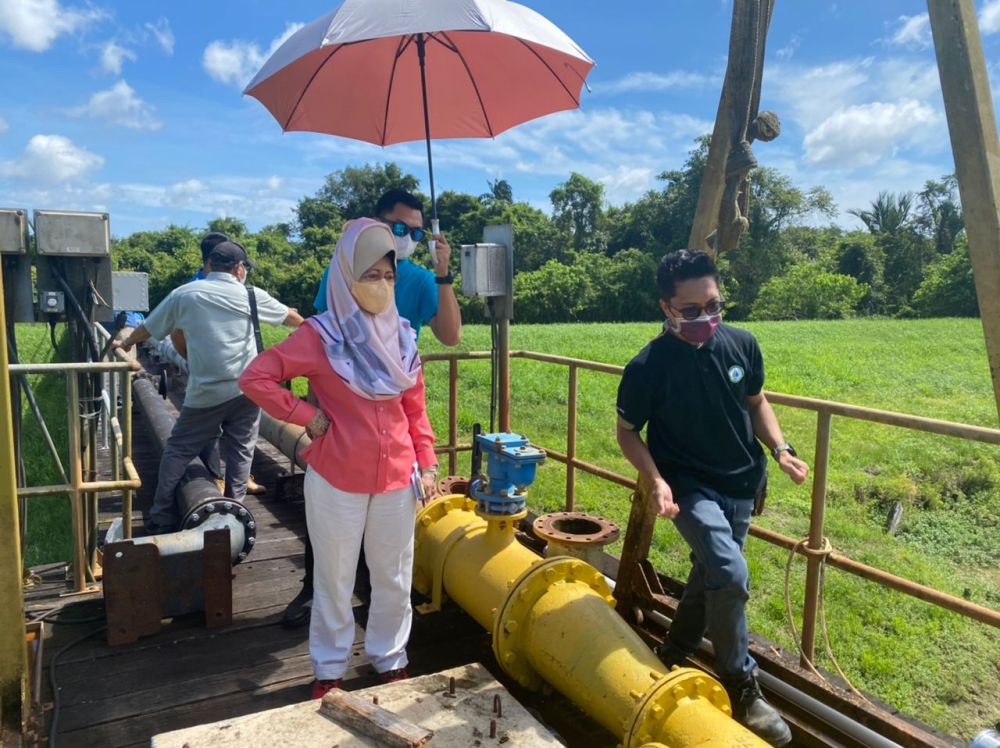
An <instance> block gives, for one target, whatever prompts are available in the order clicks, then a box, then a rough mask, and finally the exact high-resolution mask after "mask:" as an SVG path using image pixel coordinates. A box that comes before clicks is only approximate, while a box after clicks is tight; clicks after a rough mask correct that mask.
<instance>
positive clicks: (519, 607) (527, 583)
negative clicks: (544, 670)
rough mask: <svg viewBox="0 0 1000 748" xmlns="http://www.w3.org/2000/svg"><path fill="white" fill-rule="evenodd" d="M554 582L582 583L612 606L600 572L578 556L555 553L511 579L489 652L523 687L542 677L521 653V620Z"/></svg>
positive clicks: (536, 686) (535, 685)
mask: <svg viewBox="0 0 1000 748" xmlns="http://www.w3.org/2000/svg"><path fill="white" fill-rule="evenodd" d="M558 583H576V584H585V585H587V586H588V587H590V588H591V589H592V590H594V591H595V592H596V593H597V594H598V595H600V596H601V597H603V598H604V600H605V602H607V604H608V605H609V606H610V607H612V608H613V607H614V606H615V598H614V595H613V594H612V593H611V587H609V586H608V582H607V580H606V579H605V578H604V575H603V574H601V572H599V571H598V570H597V569H595V568H594V567H593V566H591V565H590V564H588V563H586V562H584V561H580V560H579V559H575V558H568V557H566V556H557V557H555V558H550V559H547V560H545V561H540V562H539V563H537V564H535V565H534V566H532V567H531V568H530V569H527V570H525V571H524V572H522V574H521V576H519V577H518V578H517V579H516V580H514V583H513V584H512V585H511V586H510V590H509V591H508V592H507V597H506V598H505V599H504V601H503V604H502V605H501V606H500V609H499V610H498V611H497V614H496V616H495V617H494V619H493V654H494V655H495V656H496V658H497V662H499V663H500V667H502V668H503V670H504V672H506V673H507V674H508V675H510V676H511V677H512V678H514V679H515V680H516V681H517V682H518V683H520V684H521V685H522V686H523V687H525V688H530V689H533V690H536V691H537V690H539V689H540V688H541V687H542V685H543V683H544V681H543V680H542V678H541V676H540V675H539V674H538V673H537V672H535V669H534V668H533V667H532V666H531V663H530V662H529V661H528V658H527V657H526V656H525V647H524V646H523V644H522V637H523V636H524V625H523V624H524V622H525V620H527V617H528V614H529V613H530V611H531V609H532V608H533V607H534V605H535V603H536V602H538V600H539V599H540V598H541V597H542V596H543V595H544V594H545V593H546V592H547V591H548V589H549V587H551V586H552V585H554V584H558Z"/></svg>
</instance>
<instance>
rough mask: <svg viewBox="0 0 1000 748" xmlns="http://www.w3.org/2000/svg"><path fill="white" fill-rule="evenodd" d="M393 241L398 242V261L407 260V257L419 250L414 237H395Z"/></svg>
mask: <svg viewBox="0 0 1000 748" xmlns="http://www.w3.org/2000/svg"><path fill="white" fill-rule="evenodd" d="M392 238H393V240H394V241H395V242H396V259H397V260H405V259H406V258H407V257H409V256H410V255H412V254H413V250H415V249H416V248H417V243H416V242H415V241H413V237H412V236H410V235H409V234H407V235H406V236H393V237H392Z"/></svg>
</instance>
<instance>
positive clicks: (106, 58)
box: [101, 39, 137, 75]
mask: <svg viewBox="0 0 1000 748" xmlns="http://www.w3.org/2000/svg"><path fill="white" fill-rule="evenodd" d="M136 59H137V58H136V54H135V52H133V51H132V50H131V49H126V48H125V47H122V46H119V45H118V43H117V42H115V41H114V40H113V39H111V40H109V41H107V42H105V43H104V46H103V47H101V69H102V70H104V72H106V73H111V74H112V75H121V74H122V63H124V62H125V60H131V61H132V62H135V61H136Z"/></svg>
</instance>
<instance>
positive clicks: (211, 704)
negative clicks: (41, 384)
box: [25, 410, 492, 746]
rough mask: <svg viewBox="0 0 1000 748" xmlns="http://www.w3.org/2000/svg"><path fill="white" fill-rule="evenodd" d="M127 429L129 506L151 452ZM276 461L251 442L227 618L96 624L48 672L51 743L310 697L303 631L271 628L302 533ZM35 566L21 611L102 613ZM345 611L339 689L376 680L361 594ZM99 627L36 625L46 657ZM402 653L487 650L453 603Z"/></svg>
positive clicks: (425, 620) (428, 667) (442, 656)
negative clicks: (156, 627)
mask: <svg viewBox="0 0 1000 748" xmlns="http://www.w3.org/2000/svg"><path fill="white" fill-rule="evenodd" d="M134 427H135V433H136V434H137V436H138V437H139V438H137V440H136V444H135V453H134V454H135V460H136V465H137V467H138V470H139V472H140V475H141V476H142V478H143V488H142V490H141V491H140V492H139V495H138V496H137V497H136V501H135V509H136V510H137V512H138V511H139V510H144V509H146V508H147V507H148V506H149V504H150V502H151V498H152V491H153V487H154V486H155V483H156V469H157V464H158V458H159V456H158V454H156V453H155V451H154V449H153V448H152V447H151V446H149V445H148V444H146V443H145V442H144V441H143V440H142V439H141V435H142V434H143V432H144V428H145V425H144V423H143V420H142V416H141V414H140V413H139V411H138V410H137V411H136V413H135V425H134ZM287 465H288V461H287V459H285V458H284V457H283V456H281V455H280V454H279V453H278V452H277V451H276V450H274V448H273V447H271V446H270V444H268V443H267V442H265V441H263V440H262V441H261V442H260V443H259V445H258V450H257V456H256V458H255V461H254V467H253V471H254V475H255V476H256V477H257V479H258V481H260V482H261V483H263V484H264V485H266V486H268V488H269V489H272V490H271V492H269V494H267V495H264V496H248V497H247V502H246V503H247V506H248V507H249V508H250V509H251V511H252V512H253V514H254V516H255V518H256V520H257V527H258V535H257V539H258V542H257V544H256V546H255V548H254V551H253V553H252V554H251V556H250V558H249V559H248V561H247V562H246V563H243V564H240V565H238V566H236V567H235V568H234V570H233V571H234V581H233V624H232V625H231V626H229V627H228V628H226V629H222V630H214V631H213V630H209V629H206V628H204V626H203V625H202V617H201V615H200V614H196V615H190V616H183V617H179V618H175V619H173V620H169V621H165V622H164V625H163V628H162V630H161V631H160V633H158V634H156V635H154V636H151V637H147V638H145V639H141V640H140V641H138V642H136V643H135V644H132V645H127V646H120V647H113V648H112V647H109V646H108V645H107V643H106V641H105V639H104V636H103V633H99V634H95V635H94V636H93V637H91V638H88V639H86V640H84V641H81V642H80V643H78V644H76V645H74V646H73V647H72V648H70V649H68V650H66V651H64V652H63V654H62V655H61V656H60V657H59V662H58V667H57V671H56V675H57V679H58V685H59V691H60V697H61V698H60V710H59V717H58V740H57V744H58V745H62V746H137V745H148V744H149V739H150V737H151V736H152V735H154V734H156V733H160V732H164V731H167V730H173V729H177V728H180V727H186V726H190V725H197V724H201V723H204V722H211V721H215V720H219V719H224V718H227V717H233V716H238V715H243V714H248V713H251V712H256V711H259V710H262V709H270V708H274V707H278V706H285V705H288V704H294V703H297V702H301V701H304V700H306V699H308V698H309V683H310V682H311V681H312V679H313V675H312V667H311V664H310V660H309V653H308V628H301V629H295V630H288V629H285V628H283V627H282V626H281V625H280V619H281V614H282V612H283V611H284V608H285V605H286V604H287V603H288V601H289V600H290V599H291V598H292V597H294V595H295V594H296V593H297V592H298V590H299V588H300V584H301V579H302V571H303V570H302V566H303V545H302V538H303V535H304V533H305V521H304V515H303V511H302V507H301V505H295V504H293V503H289V502H285V501H278V500H276V499H275V498H274V497H273V488H274V485H275V481H276V480H277V478H278V477H280V476H282V475H285V474H286V473H287ZM119 506H120V505H118V503H117V502H116V501H107V502H104V503H103V504H102V520H104V519H110V517H111V516H112V515H113V512H114V511H115V510H117V509H118V507H119ZM137 526H138V524H137ZM35 571H36V573H38V574H39V580H40V581H39V582H38V583H37V584H35V585H34V586H33V587H32V588H30V589H28V590H26V593H25V602H26V606H27V608H28V609H29V611H34V612H35V613H37V612H38V611H42V610H46V609H49V608H52V607H54V606H58V605H62V604H63V603H66V602H67V600H70V601H72V602H70V603H69V606H70V607H68V608H66V609H64V610H63V611H62V613H61V615H62V616H63V617H64V618H66V619H69V618H73V617H77V618H80V617H91V616H94V615H95V614H99V613H100V612H101V610H102V606H101V597H100V595H99V594H95V595H89V596H81V597H79V598H65V597H61V595H62V593H64V592H66V591H67V590H68V589H69V586H68V584H67V582H66V571H65V566H64V565H53V566H49V567H43V568H40V569H36V570H35ZM355 615H356V617H357V619H358V628H357V632H356V637H355V641H356V642H357V646H356V648H355V650H354V656H353V659H352V662H351V668H350V670H349V671H348V675H347V678H346V684H345V685H346V687H347V688H361V687H366V686H370V685H373V684H374V683H376V680H377V679H376V676H375V672H374V670H373V669H372V668H371V666H370V665H369V664H368V662H367V660H366V658H365V655H364V650H363V647H362V645H361V642H362V641H363V636H364V629H363V626H364V624H365V619H366V616H367V605H366V603H365V601H364V600H363V599H358V598H356V599H355ZM99 625H100V623H97V622H95V623H90V624H86V625H64V624H60V625H50V626H47V633H48V636H47V639H46V643H45V655H46V661H47V662H51V660H52V658H53V657H54V656H55V655H56V653H57V652H58V651H59V650H60V649H62V648H63V647H65V646H66V645H67V644H69V643H71V642H73V641H74V640H75V639H78V638H80V637H81V636H83V635H85V634H87V633H88V631H92V630H94V628H95V627H96V626H99ZM409 655H410V668H409V669H410V672H411V673H412V674H415V675H416V674H425V673H432V672H437V671H439V670H441V669H444V668H448V667H454V666H457V665H461V664H465V663H469V662H475V661H484V660H491V659H492V654H491V653H490V650H489V643H488V639H487V636H486V634H485V632H484V631H483V630H482V629H481V628H480V627H479V626H478V625H477V624H476V623H475V622H474V621H473V620H472V619H470V618H469V617H468V616H466V615H464V614H463V613H462V612H461V611H459V610H457V609H454V608H452V609H450V610H447V611H444V612H442V613H438V614H436V615H433V616H416V617H415V620H414V626H413V633H412V636H411V639H410V646H409ZM491 664H492V663H491ZM47 698H49V699H50V698H51V693H50V694H49V695H48V696H47Z"/></svg>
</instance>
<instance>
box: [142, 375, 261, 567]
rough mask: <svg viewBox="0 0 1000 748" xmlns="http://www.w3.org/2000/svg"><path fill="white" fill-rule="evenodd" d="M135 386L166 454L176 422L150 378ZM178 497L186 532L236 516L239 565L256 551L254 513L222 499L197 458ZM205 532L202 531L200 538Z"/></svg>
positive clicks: (151, 429) (233, 537) (156, 440)
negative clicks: (213, 521) (239, 528)
mask: <svg viewBox="0 0 1000 748" xmlns="http://www.w3.org/2000/svg"><path fill="white" fill-rule="evenodd" d="M132 386H133V389H134V392H135V398H136V401H137V402H138V405H139V407H140V408H141V409H142V412H143V414H144V415H145V417H146V421H147V423H148V425H149V429H148V433H149V434H150V435H151V436H152V437H153V442H154V443H155V444H156V445H157V446H158V447H159V448H160V450H161V451H162V450H163V448H164V447H165V446H166V444H167V440H168V439H169V438H170V432H171V431H173V428H174V424H175V423H176V420H175V419H174V417H173V415H172V414H171V413H170V411H169V409H168V408H167V405H166V402H165V401H164V400H163V398H161V397H160V393H159V392H157V390H156V387H155V386H154V385H153V383H152V382H150V381H149V380H148V379H136V380H135V381H134V382H133V385H132ZM175 497H176V501H177V508H178V512H179V514H180V516H181V522H180V527H181V530H182V532H183V531H190V530H194V529H196V528H200V526H201V525H203V524H205V523H206V522H208V521H209V519H210V518H212V517H217V516H220V515H224V516H227V517H232V518H235V521H236V522H237V523H238V524H240V525H241V528H242V533H231V534H230V542H235V541H236V539H237V538H240V539H241V540H242V542H241V544H240V549H239V551H238V553H236V554H235V557H234V559H233V560H234V562H236V563H239V562H240V561H242V560H244V559H245V558H246V557H247V556H248V555H249V554H250V552H251V551H252V550H253V546H254V543H256V540H257V523H256V522H255V521H254V518H253V513H252V512H251V511H250V510H249V509H248V508H247V507H246V506H245V505H244V504H242V503H241V502H238V501H234V500H232V499H227V498H225V497H224V496H222V494H221V493H220V492H219V488H218V486H216V485H215V481H214V480H213V479H212V475H211V473H209V472H208V468H206V467H205V465H204V463H202V461H201V460H200V459H198V458H197V457H196V458H195V459H193V460H191V463H190V464H189V465H188V466H187V470H185V472H184V477H183V478H182V479H181V482H180V483H179V484H178V486H177V491H176V493H175ZM227 524H228V521H227ZM209 529H212V528H209ZM214 529H219V528H214ZM203 532H204V531H200V532H199V535H201V534H203ZM240 535H241V536H242V537H240Z"/></svg>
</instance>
